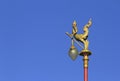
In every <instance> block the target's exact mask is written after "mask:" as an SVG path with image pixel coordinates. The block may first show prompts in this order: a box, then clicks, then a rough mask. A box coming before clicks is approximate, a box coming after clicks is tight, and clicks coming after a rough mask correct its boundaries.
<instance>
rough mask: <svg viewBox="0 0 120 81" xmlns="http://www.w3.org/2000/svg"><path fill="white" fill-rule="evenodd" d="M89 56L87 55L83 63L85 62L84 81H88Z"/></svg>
mask: <svg viewBox="0 0 120 81" xmlns="http://www.w3.org/2000/svg"><path fill="white" fill-rule="evenodd" d="M88 60H89V59H88V55H87V54H85V55H84V58H83V61H84V81H88Z"/></svg>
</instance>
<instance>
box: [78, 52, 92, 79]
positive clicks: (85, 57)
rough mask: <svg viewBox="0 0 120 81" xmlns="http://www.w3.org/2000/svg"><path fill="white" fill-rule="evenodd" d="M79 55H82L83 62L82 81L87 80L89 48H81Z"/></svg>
mask: <svg viewBox="0 0 120 81" xmlns="http://www.w3.org/2000/svg"><path fill="white" fill-rule="evenodd" d="M80 55H81V56H83V62H84V81H88V61H89V58H88V56H89V55H91V52H90V51H89V50H83V51H82V52H81V53H80Z"/></svg>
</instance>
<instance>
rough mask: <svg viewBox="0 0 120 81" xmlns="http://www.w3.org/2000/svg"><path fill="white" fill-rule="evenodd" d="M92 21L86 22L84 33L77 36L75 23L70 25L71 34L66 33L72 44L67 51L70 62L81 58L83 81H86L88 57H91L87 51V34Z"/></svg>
mask: <svg viewBox="0 0 120 81" xmlns="http://www.w3.org/2000/svg"><path fill="white" fill-rule="evenodd" d="M91 24H92V21H91V19H90V20H89V21H88V23H87V24H86V25H85V26H84V27H83V31H84V33H82V34H77V32H78V29H77V23H76V21H74V22H73V24H72V27H73V29H72V34H69V33H68V32H66V34H67V35H68V36H69V37H70V38H71V41H72V44H71V47H70V50H69V56H70V58H71V59H72V60H75V59H76V58H77V56H78V55H80V56H83V65H84V81H88V61H89V58H88V56H89V55H91V52H90V50H88V45H89V41H88V40H87V38H88V33H89V30H88V29H89V27H90V26H91ZM74 42H75V43H77V44H78V45H79V47H80V48H82V50H81V52H80V53H79V52H78V50H77V48H76V47H75V46H74ZM80 43H83V45H84V46H82V45H81V44H80Z"/></svg>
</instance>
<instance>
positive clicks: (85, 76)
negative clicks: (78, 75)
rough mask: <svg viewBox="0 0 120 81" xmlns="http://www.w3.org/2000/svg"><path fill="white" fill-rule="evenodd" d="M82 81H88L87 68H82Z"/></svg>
mask: <svg viewBox="0 0 120 81" xmlns="http://www.w3.org/2000/svg"><path fill="white" fill-rule="evenodd" d="M84 81H88V68H85V67H84Z"/></svg>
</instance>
